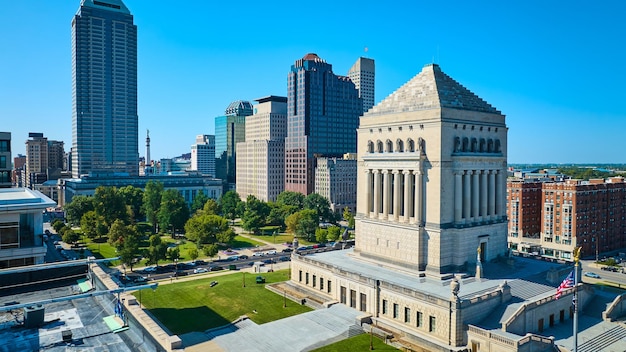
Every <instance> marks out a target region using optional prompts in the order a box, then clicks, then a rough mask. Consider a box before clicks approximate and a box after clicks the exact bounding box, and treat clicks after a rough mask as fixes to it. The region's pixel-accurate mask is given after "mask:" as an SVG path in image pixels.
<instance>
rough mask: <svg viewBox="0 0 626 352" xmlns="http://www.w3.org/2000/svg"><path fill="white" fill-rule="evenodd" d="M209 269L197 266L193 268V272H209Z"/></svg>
mask: <svg viewBox="0 0 626 352" xmlns="http://www.w3.org/2000/svg"><path fill="white" fill-rule="evenodd" d="M208 272H209V271H208V270H207V269H206V268H196V269H193V273H194V274H200V273H208Z"/></svg>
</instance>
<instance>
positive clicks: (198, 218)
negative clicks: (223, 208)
mask: <svg viewBox="0 0 626 352" xmlns="http://www.w3.org/2000/svg"><path fill="white" fill-rule="evenodd" d="M185 234H186V237H187V239H189V240H190V241H193V242H195V243H196V245H197V246H198V247H199V248H200V247H202V246H203V245H205V244H214V243H218V242H219V243H230V242H232V240H233V239H234V238H235V233H234V232H233V230H232V229H231V228H230V226H228V220H227V219H225V218H223V217H221V216H219V215H212V214H199V215H195V216H193V217H192V218H191V219H189V220H188V221H187V223H186V224H185Z"/></svg>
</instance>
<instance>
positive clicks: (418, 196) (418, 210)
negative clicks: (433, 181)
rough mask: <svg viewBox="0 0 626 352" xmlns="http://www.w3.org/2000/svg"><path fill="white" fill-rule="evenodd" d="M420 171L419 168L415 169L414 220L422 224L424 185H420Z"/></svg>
mask: <svg viewBox="0 0 626 352" xmlns="http://www.w3.org/2000/svg"><path fill="white" fill-rule="evenodd" d="M422 178H423V177H422V171H421V170H417V171H415V209H414V211H415V222H416V223H417V224H418V225H421V224H422V221H423V219H422V212H423V209H422V205H423V202H422V198H423V195H422V191H423V190H424V186H423V185H422Z"/></svg>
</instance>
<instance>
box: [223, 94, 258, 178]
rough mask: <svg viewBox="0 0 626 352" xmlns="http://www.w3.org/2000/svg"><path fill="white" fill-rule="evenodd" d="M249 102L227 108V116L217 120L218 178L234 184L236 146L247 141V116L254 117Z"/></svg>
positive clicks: (231, 104)
mask: <svg viewBox="0 0 626 352" xmlns="http://www.w3.org/2000/svg"><path fill="white" fill-rule="evenodd" d="M252 112H253V111H252V104H251V103H250V102H249V101H244V100H237V101H234V102H232V103H230V105H228V107H227V108H226V111H225V116H218V117H216V118H215V173H216V177H217V178H219V179H222V180H224V181H226V182H227V183H230V184H234V183H235V181H236V175H237V172H236V170H235V167H236V164H237V161H236V160H237V152H236V146H237V143H239V142H245V141H246V116H250V115H252Z"/></svg>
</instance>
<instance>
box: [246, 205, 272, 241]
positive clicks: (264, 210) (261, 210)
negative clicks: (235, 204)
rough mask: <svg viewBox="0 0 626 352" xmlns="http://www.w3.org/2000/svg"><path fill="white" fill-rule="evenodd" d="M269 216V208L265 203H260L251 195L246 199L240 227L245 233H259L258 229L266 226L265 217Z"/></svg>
mask: <svg viewBox="0 0 626 352" xmlns="http://www.w3.org/2000/svg"><path fill="white" fill-rule="evenodd" d="M269 214H270V207H269V206H268V205H267V203H265V202H263V201H260V200H259V199H257V198H256V197H255V196H253V195H249V196H248V198H247V199H246V210H245V211H244V213H243V217H242V218H241V220H242V227H243V228H244V230H246V231H251V232H254V233H255V234H258V233H259V229H260V228H261V227H263V226H265V224H266V219H267V216H268V215H269Z"/></svg>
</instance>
